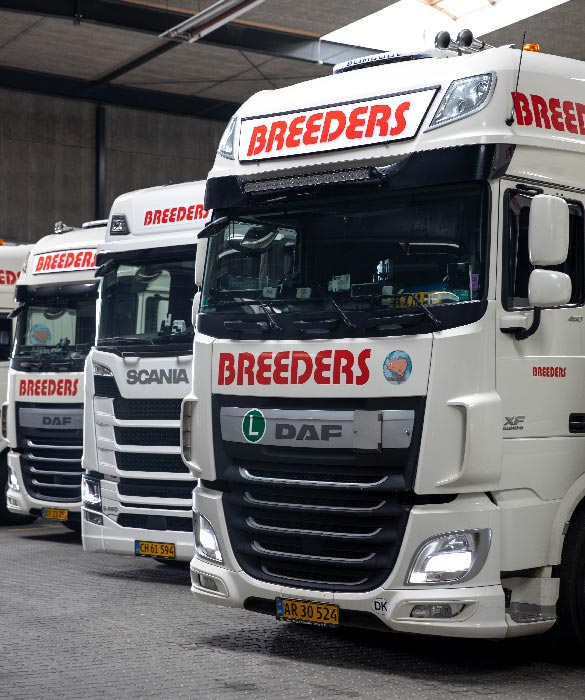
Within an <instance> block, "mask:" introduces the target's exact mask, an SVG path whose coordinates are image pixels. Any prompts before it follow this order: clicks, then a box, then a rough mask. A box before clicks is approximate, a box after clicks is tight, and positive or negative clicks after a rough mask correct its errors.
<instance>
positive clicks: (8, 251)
mask: <svg viewBox="0 0 585 700" xmlns="http://www.w3.org/2000/svg"><path fill="white" fill-rule="evenodd" d="M31 248H32V246H31V245H23V244H21V245H14V244H7V243H4V242H3V241H0V396H1V397H2V400H4V398H5V397H6V391H7V388H8V364H9V359H10V351H11V349H12V336H13V334H12V331H13V324H14V322H13V321H12V320H11V319H10V318H8V317H9V315H10V314H11V313H12V310H13V309H14V286H15V285H16V280H17V279H18V278H19V276H20V272H21V270H22V266H23V264H24V261H25V260H26V258H27V257H28V254H29V252H30V249H31ZM7 481H8V441H7V440H6V438H5V436H4V435H3V434H2V435H1V436H0V525H9V524H11V523H24V522H25V520H31V519H32V520H34V517H31V516H18V515H14V514H13V513H11V512H10V511H9V510H8V508H7V507H6V484H7Z"/></svg>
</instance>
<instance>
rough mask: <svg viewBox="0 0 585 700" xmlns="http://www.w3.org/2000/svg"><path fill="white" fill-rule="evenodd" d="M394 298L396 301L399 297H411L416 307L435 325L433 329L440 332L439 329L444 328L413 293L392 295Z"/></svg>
mask: <svg viewBox="0 0 585 700" xmlns="http://www.w3.org/2000/svg"><path fill="white" fill-rule="evenodd" d="M392 296H393V297H394V298H395V299H396V298H399V297H405V296H406V297H410V298H411V299H413V300H414V303H415V306H417V307H418V308H419V309H420V310H421V311H422V312H423V313H424V314H425V315H426V317H427V318H428V319H429V321H430V322H431V323H432V324H433V328H434V329H435V330H436V331H438V330H439V328H440V327H441V326H442V323H441V321H439V319H438V318H437V317H436V316H435V314H433V313H431V311H430V310H429V309H428V308H427V307H426V306H425V305H424V304H423V303H422V302H421V301H420V300H419V299H418V298H417V297H416V296H415V295H414V294H413V293H412V292H405V293H403V294H392Z"/></svg>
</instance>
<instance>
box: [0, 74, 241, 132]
mask: <svg viewBox="0 0 585 700" xmlns="http://www.w3.org/2000/svg"><path fill="white" fill-rule="evenodd" d="M0 88H9V89H14V90H24V91H26V92H35V93H40V94H44V95H51V96H53V97H66V98H69V99H75V100H85V101H90V102H98V103H100V104H108V105H116V106H119V107H132V108H134V109H145V110H149V111H158V112H166V113H171V114H181V115H186V116H190V117H197V118H201V119H214V120H219V121H228V120H229V118H230V117H231V116H232V115H233V113H234V112H235V111H236V110H237V109H238V107H239V104H236V103H235V102H222V101H220V100H211V99H208V98H206V97H196V96H191V95H178V94H176V93H170V92H158V91H155V90H142V89H139V88H132V87H127V86H125V85H116V84H111V83H102V82H100V81H94V82H92V81H89V80H81V79H79V78H70V77H66V76H62V75H53V74H52V73H41V72H39V71H29V70H22V69H20V68H8V67H6V66H0Z"/></svg>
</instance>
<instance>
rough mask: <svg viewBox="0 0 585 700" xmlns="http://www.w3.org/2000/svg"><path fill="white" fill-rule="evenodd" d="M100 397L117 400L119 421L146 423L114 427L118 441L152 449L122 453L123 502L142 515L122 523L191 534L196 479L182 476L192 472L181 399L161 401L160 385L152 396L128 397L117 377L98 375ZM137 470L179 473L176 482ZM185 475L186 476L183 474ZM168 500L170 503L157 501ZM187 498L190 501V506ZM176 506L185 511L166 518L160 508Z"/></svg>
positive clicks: (127, 516) (124, 518)
mask: <svg viewBox="0 0 585 700" xmlns="http://www.w3.org/2000/svg"><path fill="white" fill-rule="evenodd" d="M94 386H95V394H96V396H100V397H103V398H111V399H113V409H114V415H115V417H116V418H117V419H118V420H133V421H144V423H143V425H141V426H138V427H124V426H114V435H115V438H116V443H117V444H118V445H124V446H133V445H140V446H141V447H145V446H147V447H149V448H150V449H151V452H146V453H145V452H122V451H117V452H116V453H115V454H116V466H117V467H118V469H119V470H120V471H121V472H122V473H123V474H124V476H123V477H121V479H120V481H119V484H118V497H119V499H120V502H121V503H123V505H125V506H127V507H131V508H132V509H140V510H143V511H144V512H143V513H123V514H121V515H120V516H119V518H118V524H119V525H120V526H122V527H135V528H140V529H144V528H145V529H148V530H176V531H180V532H192V531H193V522H192V517H191V515H192V514H191V505H190V503H191V498H192V491H193V488H194V487H195V480H194V479H191V478H188V479H185V478H181V477H182V476H183V475H188V474H189V469H188V467H187V466H186V465H185V464H184V462H183V460H182V459H181V456H180V454H178V451H179V427H178V426H179V420H180V417H181V400H180V399H160V398H158V397H157V396H156V394H157V392H158V391H160V388H159V387H156V388H155V387H153V388H152V389H151V392H152V398H148V399H128V398H125V397H124V396H122V395H121V393H120V389H119V387H118V385H117V384H116V381H115V379H114V378H113V377H102V376H96V377H94ZM161 421H175V422H176V423H175V424H176V426H177V427H173V428H161V427H160V423H161ZM159 447H175V448H176V449H177V453H175V454H164V453H161V452H157V448H159ZM132 472H147V473H150V474H152V476H153V477H155V474H156V473H159V474H176V475H177V479H176V480H170V481H169V480H166V479H157V478H156V477H155V478H146V479H145V478H142V477H140V476H138V475H136V476H134V474H132ZM179 475H181V477H179ZM158 499H165V500H167V499H168V503H166V504H161V503H157V502H156V500H158ZM185 501H188V503H189V505H186V504H185ZM162 509H172V510H174V511H184V512H185V515H184V517H181V516H172V517H170V516H162V515H158V514H157V511H160V510H162Z"/></svg>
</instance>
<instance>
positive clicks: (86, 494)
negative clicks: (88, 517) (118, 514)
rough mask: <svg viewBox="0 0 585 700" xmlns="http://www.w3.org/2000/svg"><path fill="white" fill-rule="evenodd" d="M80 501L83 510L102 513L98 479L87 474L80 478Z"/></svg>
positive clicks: (100, 490)
mask: <svg viewBox="0 0 585 700" xmlns="http://www.w3.org/2000/svg"><path fill="white" fill-rule="evenodd" d="M81 501H82V503H83V507H84V508H89V509H90V510H93V511H97V512H98V513H101V512H102V489H101V486H100V480H99V479H96V478H94V477H92V476H88V475H87V474H84V475H83V476H82V477H81Z"/></svg>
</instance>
